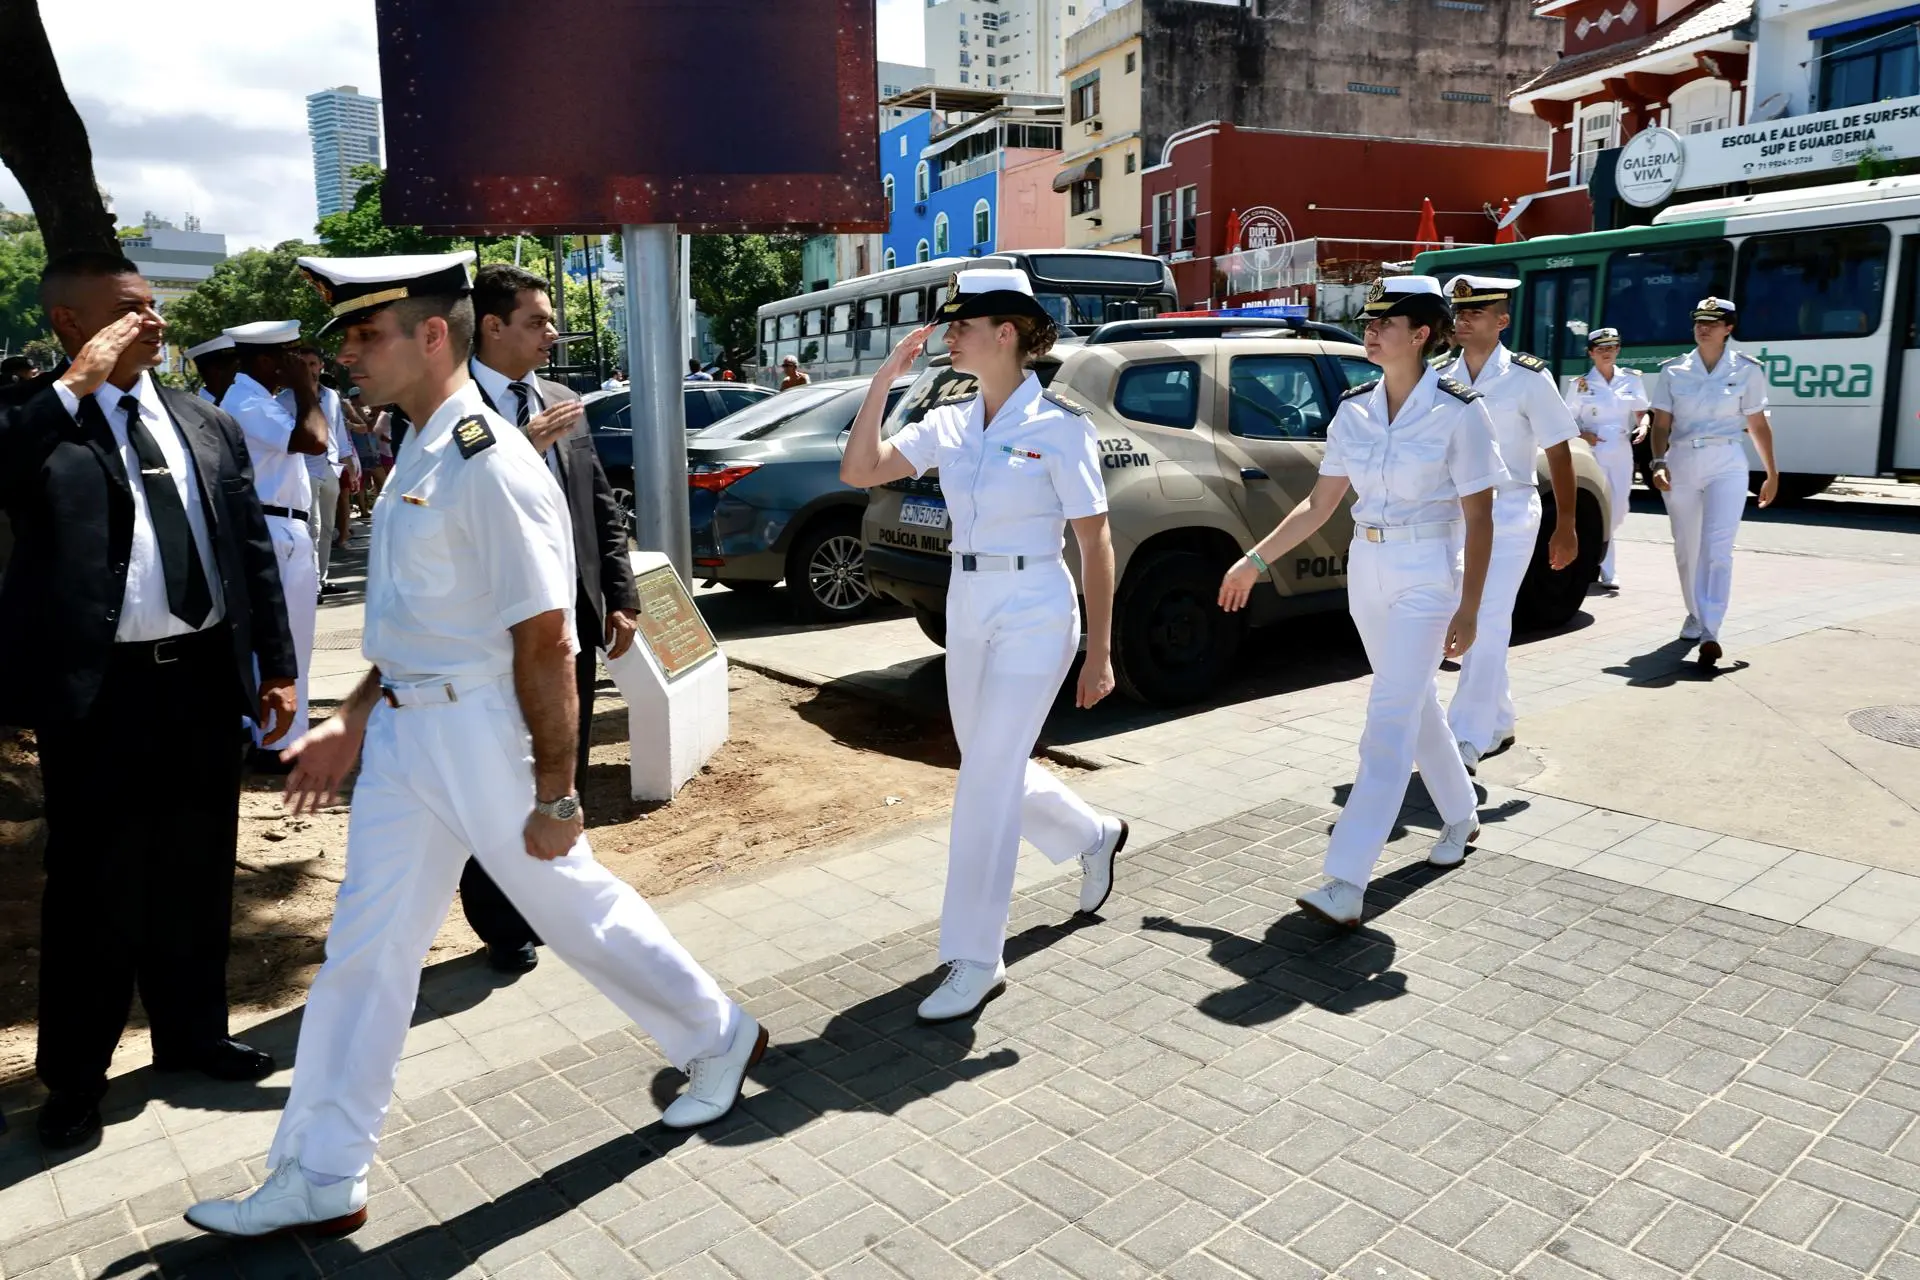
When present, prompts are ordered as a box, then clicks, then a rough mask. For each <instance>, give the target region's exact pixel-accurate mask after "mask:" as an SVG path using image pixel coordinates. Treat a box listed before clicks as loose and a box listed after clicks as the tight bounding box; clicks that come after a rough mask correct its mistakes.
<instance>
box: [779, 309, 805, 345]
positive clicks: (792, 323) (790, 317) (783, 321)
mask: <svg viewBox="0 0 1920 1280" xmlns="http://www.w3.org/2000/svg"><path fill="white" fill-rule="evenodd" d="M779 321H780V333H779V337H780V340H781V341H782V342H785V341H786V340H787V339H788V338H797V337H799V336H800V313H799V312H797V311H789V312H787V313H786V314H785V315H783V316H780V317H779Z"/></svg>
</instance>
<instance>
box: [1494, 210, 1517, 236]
mask: <svg viewBox="0 0 1920 1280" xmlns="http://www.w3.org/2000/svg"><path fill="white" fill-rule="evenodd" d="M1512 209H1513V206H1512V205H1510V204H1508V203H1507V202H1506V201H1505V200H1502V201H1501V202H1500V219H1499V229H1498V230H1496V231H1495V232H1494V233H1493V242H1494V243H1495V244H1512V243H1513V242H1514V241H1516V240H1518V239H1519V238H1520V226H1519V223H1520V220H1519V219H1518V218H1515V217H1513V213H1512Z"/></svg>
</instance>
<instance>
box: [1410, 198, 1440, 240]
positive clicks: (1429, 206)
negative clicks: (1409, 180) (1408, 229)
mask: <svg viewBox="0 0 1920 1280" xmlns="http://www.w3.org/2000/svg"><path fill="white" fill-rule="evenodd" d="M1413 242H1414V243H1415V244H1416V245H1420V244H1433V245H1437V244H1439V243H1440V226H1439V223H1438V222H1437V221H1436V220H1435V218H1434V214H1433V201H1432V199H1430V198H1423V199H1422V200H1421V201H1420V229H1419V230H1418V231H1416V232H1414V233H1413Z"/></svg>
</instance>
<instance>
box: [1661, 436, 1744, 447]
mask: <svg viewBox="0 0 1920 1280" xmlns="http://www.w3.org/2000/svg"><path fill="white" fill-rule="evenodd" d="M1673 443H1674V444H1677V445H1679V446H1680V447H1681V448H1683V449H1704V448H1706V447H1707V446H1708V445H1713V444H1739V443H1740V437H1739V436H1688V437H1687V438H1686V439H1684V440H1675V441H1674V442H1673Z"/></svg>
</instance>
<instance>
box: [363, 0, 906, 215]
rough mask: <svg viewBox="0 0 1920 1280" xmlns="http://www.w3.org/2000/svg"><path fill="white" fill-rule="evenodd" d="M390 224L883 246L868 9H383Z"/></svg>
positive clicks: (702, 4)
mask: <svg viewBox="0 0 1920 1280" xmlns="http://www.w3.org/2000/svg"><path fill="white" fill-rule="evenodd" d="M376 9H377V12H378V17H379V24H380V77H381V93H382V97H383V99H384V104H385V116H386V133H387V153H388V164H389V168H388V173H387V181H386V186H385V188H384V189H383V190H382V193H381V205H382V212H383V214H384V215H385V217H386V218H387V220H388V221H389V222H392V223H394V224H395V225H407V226H424V227H429V228H432V229H434V230H436V231H442V232H449V233H455V234H461V235H476V234H492V233H500V232H509V231H541V232H548V233H555V234H557V233H562V232H589V231H606V230H610V229H612V228H614V227H618V226H621V225H624V224H628V223H662V222H671V223H677V224H679V225H680V227H681V229H682V230H684V231H807V232H818V231H882V230H885V226H886V207H885V198H884V196H883V195H882V193H881V188H880V173H879V155H878V148H877V146H876V144H875V133H876V130H875V124H874V120H875V104H874V94H875V68H874V32H873V0H779V2H778V3H773V2H770V0H376Z"/></svg>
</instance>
